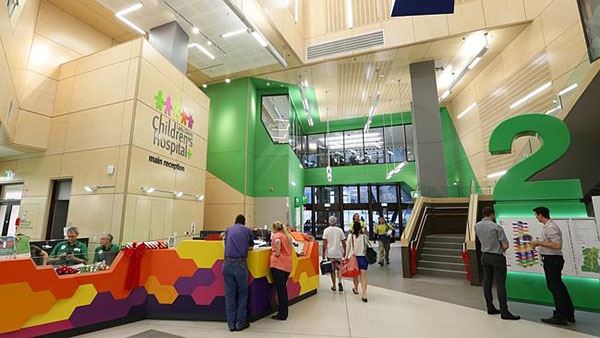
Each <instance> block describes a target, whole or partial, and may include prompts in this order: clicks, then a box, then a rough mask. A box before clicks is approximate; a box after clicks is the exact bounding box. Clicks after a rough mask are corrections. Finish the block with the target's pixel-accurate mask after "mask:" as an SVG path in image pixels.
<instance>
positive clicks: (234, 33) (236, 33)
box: [221, 27, 248, 39]
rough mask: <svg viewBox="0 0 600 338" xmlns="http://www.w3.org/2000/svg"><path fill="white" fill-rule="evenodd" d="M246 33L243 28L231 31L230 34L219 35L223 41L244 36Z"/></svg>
mask: <svg viewBox="0 0 600 338" xmlns="http://www.w3.org/2000/svg"><path fill="white" fill-rule="evenodd" d="M246 32H248V28H246V27H244V28H241V29H238V30H235V31H231V32H228V33H225V34H221V37H222V38H223V39H227V38H230V37H232V36H236V35H240V34H244V33H246Z"/></svg>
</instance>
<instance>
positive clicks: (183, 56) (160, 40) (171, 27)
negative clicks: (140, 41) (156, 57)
mask: <svg viewBox="0 0 600 338" xmlns="http://www.w3.org/2000/svg"><path fill="white" fill-rule="evenodd" d="M149 35H150V39H149V41H150V44H151V45H152V47H154V48H156V50H158V51H159V52H160V53H161V54H162V55H163V56H164V57H166V58H167V59H168V60H169V61H171V63H172V64H173V65H175V67H177V69H179V70H180V71H181V72H182V73H184V74H185V73H186V72H187V58H188V42H189V41H190V38H189V36H188V35H187V33H186V32H185V31H184V30H183V29H182V28H181V26H179V24H178V23H177V21H171V22H169V23H166V24H164V25H162V26H158V27H154V28H152V29H151V30H150V34H149Z"/></svg>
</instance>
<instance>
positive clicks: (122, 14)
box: [115, 2, 146, 35]
mask: <svg viewBox="0 0 600 338" xmlns="http://www.w3.org/2000/svg"><path fill="white" fill-rule="evenodd" d="M142 7H144V4H143V3H141V2H139V3H137V4H135V5H133V6H129V7H127V8H124V9H122V10H120V11H118V12H117V13H115V16H116V17H117V19H119V20H121V21H122V22H123V23H125V24H126V25H127V26H129V27H131V28H132V29H133V30H135V31H136V32H138V33H140V34H142V35H146V31H145V30H143V29H142V28H140V27H139V26H137V25H136V24H134V23H133V22H131V21H129V19H127V18H126V17H125V15H127V14H129V13H131V12H135V11H137V10H139V9H140V8H142Z"/></svg>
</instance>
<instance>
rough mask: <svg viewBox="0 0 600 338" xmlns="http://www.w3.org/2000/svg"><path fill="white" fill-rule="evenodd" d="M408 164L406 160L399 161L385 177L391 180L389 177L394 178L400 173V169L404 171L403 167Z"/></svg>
mask: <svg viewBox="0 0 600 338" xmlns="http://www.w3.org/2000/svg"><path fill="white" fill-rule="evenodd" d="M406 164H407V163H406V161H402V162H400V163H398V165H397V166H396V167H395V168H394V169H392V170H390V171H389V172H388V173H387V175H386V177H385V179H386V180H389V179H390V178H392V177H393V176H394V175H396V174H397V173H399V172H400V171H402V169H403V168H404V167H406Z"/></svg>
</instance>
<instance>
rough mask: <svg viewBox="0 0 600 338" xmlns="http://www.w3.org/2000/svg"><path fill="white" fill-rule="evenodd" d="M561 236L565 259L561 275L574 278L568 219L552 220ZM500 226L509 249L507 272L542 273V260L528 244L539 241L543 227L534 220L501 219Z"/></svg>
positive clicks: (575, 273) (573, 261) (507, 253)
mask: <svg viewBox="0 0 600 338" xmlns="http://www.w3.org/2000/svg"><path fill="white" fill-rule="evenodd" d="M553 221H554V222H555V223H556V225H558V227H559V228H560V230H561V232H562V236H563V248H562V253H563V257H564V259H565V266H564V268H563V275H567V276H576V275H577V269H576V268H575V264H576V263H575V258H574V256H573V246H572V243H571V233H570V231H569V220H568V219H553ZM500 225H501V226H502V228H503V229H504V232H505V233H506V237H507V238H508V241H509V247H508V250H507V251H506V263H507V265H508V270H509V271H518V272H531V273H544V268H543V266H542V259H541V256H540V254H539V252H538V251H537V250H535V248H533V246H532V245H531V244H530V243H531V241H533V240H541V238H542V230H543V225H542V224H541V223H540V222H538V221H537V220H536V219H532V218H518V219H503V220H501V221H500Z"/></svg>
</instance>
